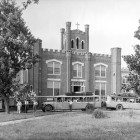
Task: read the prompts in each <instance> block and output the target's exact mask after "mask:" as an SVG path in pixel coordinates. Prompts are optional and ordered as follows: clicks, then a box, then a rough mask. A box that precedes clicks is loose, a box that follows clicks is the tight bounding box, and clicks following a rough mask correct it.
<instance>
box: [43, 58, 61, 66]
mask: <svg viewBox="0 0 140 140" xmlns="http://www.w3.org/2000/svg"><path fill="white" fill-rule="evenodd" d="M49 62H57V63H60V64H61V65H62V61H59V60H57V59H50V60H46V64H48V63H49Z"/></svg>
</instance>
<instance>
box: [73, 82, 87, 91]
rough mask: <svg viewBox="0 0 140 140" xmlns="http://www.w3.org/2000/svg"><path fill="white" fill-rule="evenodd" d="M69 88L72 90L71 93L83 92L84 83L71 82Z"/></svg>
mask: <svg viewBox="0 0 140 140" xmlns="http://www.w3.org/2000/svg"><path fill="white" fill-rule="evenodd" d="M71 88H72V92H84V91H85V82H81V81H72V84H71Z"/></svg>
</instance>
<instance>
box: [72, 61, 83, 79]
mask: <svg viewBox="0 0 140 140" xmlns="http://www.w3.org/2000/svg"><path fill="white" fill-rule="evenodd" d="M75 65H77V66H76V68H77V69H76V76H74V75H73V78H82V77H83V66H84V63H81V62H73V63H72V66H73V71H74V66H75ZM79 66H81V75H80V76H79Z"/></svg>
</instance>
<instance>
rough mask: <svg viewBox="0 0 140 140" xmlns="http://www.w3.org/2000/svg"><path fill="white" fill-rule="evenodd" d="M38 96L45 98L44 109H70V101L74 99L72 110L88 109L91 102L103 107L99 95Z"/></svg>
mask: <svg viewBox="0 0 140 140" xmlns="http://www.w3.org/2000/svg"><path fill="white" fill-rule="evenodd" d="M37 98H45V101H44V102H43V103H42V111H43V112H46V111H54V110H69V102H70V101H72V110H86V109H88V107H89V104H93V105H94V106H95V107H101V101H100V98H99V96H95V95H92V96H66V95H60V96H38V97H37Z"/></svg>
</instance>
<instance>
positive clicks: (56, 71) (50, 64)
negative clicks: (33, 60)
mask: <svg viewBox="0 0 140 140" xmlns="http://www.w3.org/2000/svg"><path fill="white" fill-rule="evenodd" d="M46 63H47V70H48V74H49V75H60V74H61V64H62V62H61V61H58V60H47V61H46Z"/></svg>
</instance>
